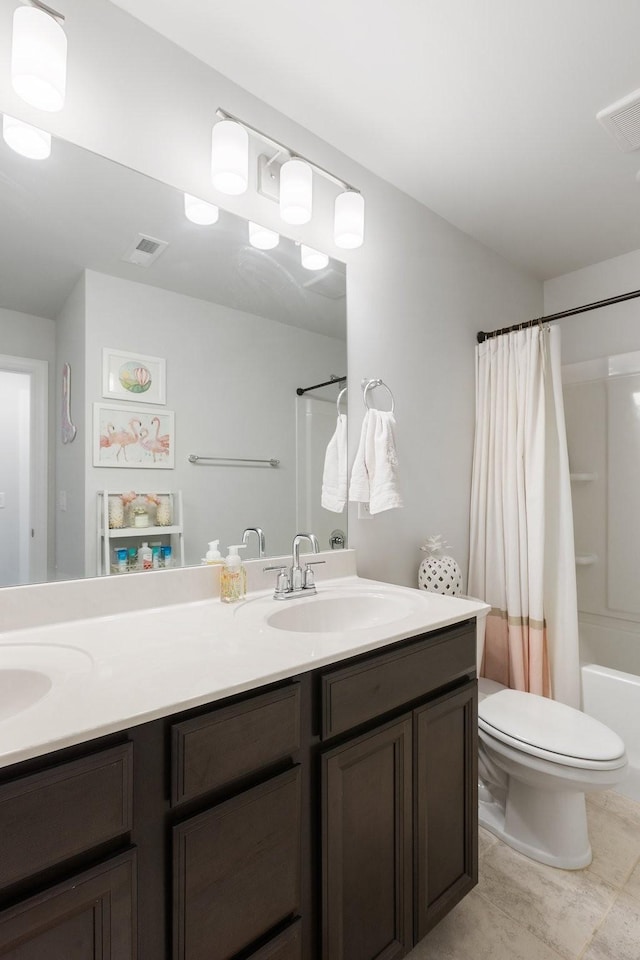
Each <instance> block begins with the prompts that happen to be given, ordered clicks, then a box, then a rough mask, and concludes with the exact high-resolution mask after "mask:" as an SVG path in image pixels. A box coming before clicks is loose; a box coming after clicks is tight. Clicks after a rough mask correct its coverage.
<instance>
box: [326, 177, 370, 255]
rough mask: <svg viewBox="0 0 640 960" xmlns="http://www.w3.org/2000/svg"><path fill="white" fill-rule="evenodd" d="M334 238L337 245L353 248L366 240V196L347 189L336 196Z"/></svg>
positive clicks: (345, 248) (348, 248) (346, 248)
mask: <svg viewBox="0 0 640 960" xmlns="http://www.w3.org/2000/svg"><path fill="white" fill-rule="evenodd" d="M333 223H334V240H335V243H336V246H337V247H342V248H343V249H344V250H353V249H355V247H361V246H362V241H363V240H364V197H363V196H362V194H361V193H355V191H353V190H345V192H344V193H340V194H338V196H337V197H336V207H335V218H334V221H333Z"/></svg>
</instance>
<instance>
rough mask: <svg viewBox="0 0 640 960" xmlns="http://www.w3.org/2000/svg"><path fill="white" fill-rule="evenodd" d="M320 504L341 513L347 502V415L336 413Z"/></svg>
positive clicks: (325, 463) (326, 458) (325, 459)
mask: <svg viewBox="0 0 640 960" xmlns="http://www.w3.org/2000/svg"><path fill="white" fill-rule="evenodd" d="M321 502H322V506H323V507H324V508H325V510H331V511H332V512H333V513H342V511H343V510H344V505H345V503H346V502H347V415H346V414H345V413H339V414H338V422H337V423H336V429H335V433H334V434H333V436H332V437H331V440H330V441H329V444H328V446H327V452H326V454H325V458H324V472H323V474H322V500H321Z"/></svg>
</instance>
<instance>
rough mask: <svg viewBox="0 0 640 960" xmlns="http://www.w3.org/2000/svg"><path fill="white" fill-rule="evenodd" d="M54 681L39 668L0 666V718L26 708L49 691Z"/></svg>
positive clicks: (4, 718) (5, 717)
mask: <svg viewBox="0 0 640 960" xmlns="http://www.w3.org/2000/svg"><path fill="white" fill-rule="evenodd" d="M52 686H53V681H52V680H51V677H48V676H47V675H46V673H40V672H39V671H38V670H12V669H8V670H3V669H1V668H0V720H6V719H7V717H13V716H14V715H15V714H16V713H20V712H21V711H22V710H26V709H27V707H31V706H32V705H33V704H34V703H37V702H38V700H42V698H43V697H46V695H47V694H48V693H49V690H51V687H52Z"/></svg>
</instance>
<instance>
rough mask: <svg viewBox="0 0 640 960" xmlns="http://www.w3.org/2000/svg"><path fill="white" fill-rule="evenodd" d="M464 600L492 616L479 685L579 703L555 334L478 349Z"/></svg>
mask: <svg viewBox="0 0 640 960" xmlns="http://www.w3.org/2000/svg"><path fill="white" fill-rule="evenodd" d="M476 378H477V379H476V390H477V396H476V439H475V446H474V462H473V479H472V494H471V547H470V554H471V556H470V565H469V593H470V594H471V595H473V596H478V597H483V598H484V599H485V600H486V601H487V603H489V604H490V605H491V608H492V610H491V613H490V615H489V617H488V618H487V627H486V636H485V646H484V656H483V660H482V667H481V671H480V672H481V675H483V676H486V677H488V678H489V679H492V680H496V681H498V682H499V683H502V684H504V685H505V686H509V687H514V688H515V689H517V690H522V691H526V692H530V693H536V694H539V695H541V696H553V697H554V698H555V699H557V700H561V701H562V702H563V703H566V704H568V705H570V706H576V707H577V706H578V705H579V703H580V674H579V664H578V624H577V615H576V607H577V604H576V585H575V566H574V547H573V522H572V515H571V490H570V482H569V464H568V456H567V448H566V435H565V425H564V411H563V406H562V392H561V387H560V331H559V329H558V328H557V327H555V328H542V327H532V328H530V329H528V330H523V331H516V332H513V333H509V334H506V335H503V336H499V337H495V338H492V339H490V340H487V341H485V342H484V343H482V344H478V346H477V348H476Z"/></svg>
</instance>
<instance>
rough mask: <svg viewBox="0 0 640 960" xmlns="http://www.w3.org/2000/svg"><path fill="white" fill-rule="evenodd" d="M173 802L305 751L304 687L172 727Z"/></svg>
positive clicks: (264, 695) (283, 689)
mask: <svg viewBox="0 0 640 960" xmlns="http://www.w3.org/2000/svg"><path fill="white" fill-rule="evenodd" d="M171 737H172V763H171V768H172V779H171V802H172V804H176V803H182V802H183V801H184V800H192V799H194V798H195V797H198V796H200V795H201V794H203V793H206V792H207V791H209V790H215V789H216V788H218V787H222V786H224V785H225V784H228V783H232V782H233V781H234V780H237V779H238V778H239V777H243V776H246V775H247V774H250V773H258V772H259V771H260V770H262V769H264V768H265V767H267V766H269V764H271V763H275V762H276V761H278V760H282V759H284V758H285V757H288V756H289V755H290V754H292V753H294V752H295V751H296V750H298V749H299V747H300V685H299V684H297V683H296V684H292V685H291V686H287V687H283V688H282V689H280V690H273V691H271V693H265V694H262V695H261V696H257V697H251V698H250V699H249V700H245V701H243V702H242V703H235V704H233V705H232V706H230V707H223V708H222V709H220V710H213V711H212V712H211V713H207V714H205V715H204V716H201V717H195V718H194V719H193V720H185V721H184V722H183V723H176V724H174V726H173V727H172V728H171Z"/></svg>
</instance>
